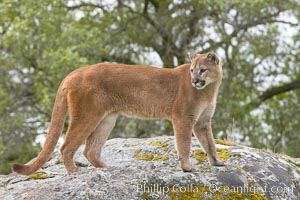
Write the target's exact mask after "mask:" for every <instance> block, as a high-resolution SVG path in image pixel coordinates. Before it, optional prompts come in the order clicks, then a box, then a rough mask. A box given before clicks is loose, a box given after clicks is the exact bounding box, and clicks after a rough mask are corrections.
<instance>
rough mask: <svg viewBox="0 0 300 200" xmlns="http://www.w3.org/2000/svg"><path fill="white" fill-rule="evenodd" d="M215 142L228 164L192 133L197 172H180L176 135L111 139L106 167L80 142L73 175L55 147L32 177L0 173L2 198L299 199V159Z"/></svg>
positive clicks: (105, 153)
mask: <svg viewBox="0 0 300 200" xmlns="http://www.w3.org/2000/svg"><path fill="white" fill-rule="evenodd" d="M216 143H222V144H218V145H217V148H218V153H219V156H220V157H221V158H223V159H225V160H227V166H226V167H211V166H210V165H209V164H208V160H207V157H206V155H205V154H204V153H203V152H202V151H201V150H200V145H199V143H198V141H197V140H196V139H195V138H193V144H192V151H191V159H192V162H193V163H194V164H195V165H196V166H197V167H198V168H199V172H194V173H183V172H181V170H180V168H179V166H178V160H177V156H176V150H175V146H174V138H173V137H156V138H148V139H134V138H130V139H111V140H109V141H107V143H106V145H105V148H104V151H103V160H104V161H105V162H106V164H107V165H108V167H107V168H106V169H96V168H94V167H93V166H90V164H89V163H88V162H87V160H86V159H85V158H84V156H83V154H82V151H83V147H81V148H80V150H79V151H78V152H77V153H76V163H77V165H78V166H81V168H80V170H79V171H78V172H77V173H75V174H74V175H70V176H68V175H66V172H65V168H64V165H63V164H62V163H60V162H59V157H60V154H59V153H58V151H56V152H55V153H54V154H53V157H52V159H51V160H50V161H49V162H47V163H46V164H45V166H44V167H43V169H41V170H40V171H39V172H38V173H35V174H33V175H32V176H30V177H26V176H20V175H17V174H14V173H12V174H10V175H7V176H0V199H42V200H46V199H63V200H65V199H72V200H74V199H109V200H111V199H117V200H118V199H128V200H129V199H184V200H185V199H274V200H277V199H278V200H281V199H295V200H297V199H300V194H299V193H300V167H299V166H300V159H295V158H291V157H288V156H285V155H278V154H274V153H272V152H267V151H262V150H258V149H254V148H249V147H245V146H238V145H234V144H230V143H228V142H224V141H216ZM228 144H229V145H228Z"/></svg>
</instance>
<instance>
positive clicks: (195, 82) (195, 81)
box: [192, 78, 200, 84]
mask: <svg viewBox="0 0 300 200" xmlns="http://www.w3.org/2000/svg"><path fill="white" fill-rule="evenodd" d="M199 82H200V80H199V79H198V78H193V79H192V83H194V84H197V83H199Z"/></svg>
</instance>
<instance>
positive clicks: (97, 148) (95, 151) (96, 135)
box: [83, 114, 118, 167]
mask: <svg viewBox="0 0 300 200" xmlns="http://www.w3.org/2000/svg"><path fill="white" fill-rule="evenodd" d="M117 117H118V115H117V114H110V115H108V116H106V117H105V118H104V119H103V120H102V121H101V122H100V124H99V125H98V126H97V128H96V129H95V131H94V132H93V133H92V134H91V135H90V136H89V137H88V138H87V139H86V142H85V149H84V152H83V154H84V156H85V157H86V158H87V159H88V161H89V162H90V163H91V164H92V165H93V166H94V167H106V164H105V163H104V162H103V161H101V152H102V147H103V145H104V143H105V142H106V140H107V138H108V136H109V134H110V132H111V130H112V129H113V127H114V126H115V123H116V120H117Z"/></svg>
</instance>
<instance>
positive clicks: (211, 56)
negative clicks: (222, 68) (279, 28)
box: [206, 52, 220, 65]
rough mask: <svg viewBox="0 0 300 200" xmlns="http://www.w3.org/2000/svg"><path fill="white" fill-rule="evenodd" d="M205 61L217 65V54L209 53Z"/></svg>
mask: <svg viewBox="0 0 300 200" xmlns="http://www.w3.org/2000/svg"><path fill="white" fill-rule="evenodd" d="M206 59H207V60H209V61H210V62H212V63H213V64H215V65H218V64H219V62H220V61H219V58H218V56H217V54H216V53H214V52H209V53H208V54H207V56H206Z"/></svg>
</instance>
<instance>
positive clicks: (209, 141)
mask: <svg viewBox="0 0 300 200" xmlns="http://www.w3.org/2000/svg"><path fill="white" fill-rule="evenodd" d="M193 132H194V134H195V136H196V137H197V138H198V140H199V142H200V144H201V145H202V148H203V149H204V151H205V152H206V153H207V156H208V159H209V162H210V164H211V165H214V166H225V165H226V164H225V162H223V161H221V160H219V158H218V155H217V151H216V145H215V142H214V138H213V134H212V130H211V120H210V119H208V120H205V119H202V120H199V121H198V122H197V123H196V124H195V125H194V129H193Z"/></svg>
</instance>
